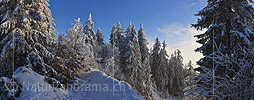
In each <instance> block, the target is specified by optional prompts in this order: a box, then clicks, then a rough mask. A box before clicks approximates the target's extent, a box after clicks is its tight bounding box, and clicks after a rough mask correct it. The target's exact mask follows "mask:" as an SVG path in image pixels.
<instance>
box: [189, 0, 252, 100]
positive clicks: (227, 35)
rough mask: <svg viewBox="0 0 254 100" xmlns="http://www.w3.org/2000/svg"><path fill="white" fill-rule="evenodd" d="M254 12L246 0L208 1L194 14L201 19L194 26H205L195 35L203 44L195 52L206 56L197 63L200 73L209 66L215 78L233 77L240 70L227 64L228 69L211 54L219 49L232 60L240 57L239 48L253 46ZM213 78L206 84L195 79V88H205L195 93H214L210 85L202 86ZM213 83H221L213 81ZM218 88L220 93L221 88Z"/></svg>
mask: <svg viewBox="0 0 254 100" xmlns="http://www.w3.org/2000/svg"><path fill="white" fill-rule="evenodd" d="M253 11H254V10H253V7H252V6H251V5H250V4H249V0H237V1H235V0H208V4H207V6H206V7H205V8H204V9H202V10H201V11H199V13H198V14H196V15H197V16H200V17H201V19H198V22H197V24H193V26H194V27H195V28H196V29H198V30H202V29H207V31H206V32H205V33H203V34H199V35H196V36H195V37H197V38H198V39H199V40H198V41H197V42H198V43H199V44H201V45H202V46H201V47H199V48H197V49H196V50H195V51H197V52H201V53H203V55H204V56H205V57H204V58H202V59H200V60H199V61H198V62H197V64H198V65H200V66H201V67H199V68H197V69H196V70H198V71H200V72H201V73H200V75H203V74H205V73H207V72H204V71H205V70H204V68H208V69H209V70H211V72H212V73H214V75H215V77H217V76H221V77H231V78H232V79H234V76H235V75H236V73H235V72H239V71H240V70H241V68H240V67H239V66H235V65H231V66H228V67H230V69H231V70H227V67H225V66H222V65H221V64H218V63H215V62H214V56H215V54H217V53H219V52H221V53H222V54H223V55H228V56H230V57H232V58H234V59H241V58H242V57H243V56H244V53H243V52H242V50H241V48H247V49H244V50H248V48H250V47H252V44H253V38H254V33H253V32H254V31H253V29H252V28H253V17H254V16H253V14H254V12H253ZM216 46H217V48H216ZM240 46H241V47H240ZM225 63H226V62H225ZM209 73H210V72H209ZM212 73H211V74H212ZM205 75H207V74H205ZM207 77H208V76H207ZM218 80H219V79H218ZM214 81H217V79H216V80H213V81H206V82H209V83H204V82H202V80H197V82H196V83H197V84H196V86H197V88H198V89H205V88H208V89H207V90H206V91H197V92H199V93H200V94H206V95H202V96H209V95H213V94H212V92H208V91H212V90H210V89H211V88H210V86H209V85H207V87H202V86H203V84H214ZM215 85H218V86H219V85H222V84H221V83H216V84H215ZM220 91H221V92H223V89H222V90H220ZM214 96H216V95H214ZM209 97H211V96H209ZM216 98H217V97H216Z"/></svg>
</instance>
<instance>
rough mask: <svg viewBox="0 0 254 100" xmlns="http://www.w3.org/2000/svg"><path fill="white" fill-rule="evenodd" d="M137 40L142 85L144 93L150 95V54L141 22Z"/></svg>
mask: <svg viewBox="0 0 254 100" xmlns="http://www.w3.org/2000/svg"><path fill="white" fill-rule="evenodd" d="M138 42H139V47H140V53H141V59H142V73H141V74H142V77H143V80H144V85H145V86H144V87H145V90H146V93H147V94H146V95H147V96H150V97H152V81H151V67H150V62H149V59H150V54H149V49H148V47H147V45H148V42H147V40H146V37H145V29H144V28H143V24H140V29H139V31H138Z"/></svg>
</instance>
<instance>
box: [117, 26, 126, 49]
mask: <svg viewBox="0 0 254 100" xmlns="http://www.w3.org/2000/svg"><path fill="white" fill-rule="evenodd" d="M121 27H122V25H121V24H120V22H118V24H117V30H116V47H118V48H119V50H120V52H122V49H123V45H124V41H125V38H124V36H123V33H124V32H123V29H122V28H121Z"/></svg>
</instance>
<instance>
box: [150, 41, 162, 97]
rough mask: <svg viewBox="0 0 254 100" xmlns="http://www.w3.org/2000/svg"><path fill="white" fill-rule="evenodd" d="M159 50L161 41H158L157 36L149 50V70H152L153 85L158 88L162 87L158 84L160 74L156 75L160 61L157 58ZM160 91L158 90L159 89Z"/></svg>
mask: <svg viewBox="0 0 254 100" xmlns="http://www.w3.org/2000/svg"><path fill="white" fill-rule="evenodd" d="M160 50H161V43H160V41H159V38H158V37H157V38H156V40H155V44H154V45H153V49H152V52H151V61H150V63H151V72H152V79H153V81H154V83H155V85H156V86H157V88H158V89H161V88H162V87H160V86H159V84H160V83H161V82H160V81H161V80H160V79H161V78H162V77H161V78H160V76H159V75H158V70H159V68H160V66H159V65H160V62H159V60H160V59H158V58H160V56H159V54H160ZM159 92H160V90H159Z"/></svg>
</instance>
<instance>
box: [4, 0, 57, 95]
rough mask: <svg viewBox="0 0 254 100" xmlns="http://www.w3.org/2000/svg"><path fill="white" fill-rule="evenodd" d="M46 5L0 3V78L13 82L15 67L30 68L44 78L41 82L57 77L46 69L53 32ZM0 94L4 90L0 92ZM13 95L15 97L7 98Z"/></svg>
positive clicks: (40, 1) (39, 1)
mask: <svg viewBox="0 0 254 100" xmlns="http://www.w3.org/2000/svg"><path fill="white" fill-rule="evenodd" d="M37 5H40V6H37ZM48 6H49V4H48V0H36V2H34V1H32V0H1V1H0V7H1V12H0V16H1V17H0V21H1V22H0V52H1V53H0V54H1V55H0V77H7V78H12V79H11V80H12V81H14V80H15V77H12V76H13V74H15V73H14V71H15V70H16V69H17V68H19V67H26V68H31V69H33V70H34V71H35V72H37V73H39V74H41V75H45V79H49V78H50V77H51V78H53V77H54V76H57V72H56V71H55V70H54V69H53V68H52V67H51V66H50V62H51V61H53V59H54V56H53V54H52V53H51V50H52V47H53V45H54V41H55V34H54V30H55V29H54V27H53V24H54V23H53V21H52V17H51V12H50V10H49V8H48ZM5 84H8V83H5ZM0 87H1V88H5V87H2V86H0ZM5 89H6V88H5ZM0 92H1V94H2V93H4V92H7V91H2V89H1V90H0ZM16 93H19V92H15V93H14V94H16ZM13 96H17V95H11V97H10V96H9V97H10V98H8V99H11V98H12V99H13V98H14V97H13Z"/></svg>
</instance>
